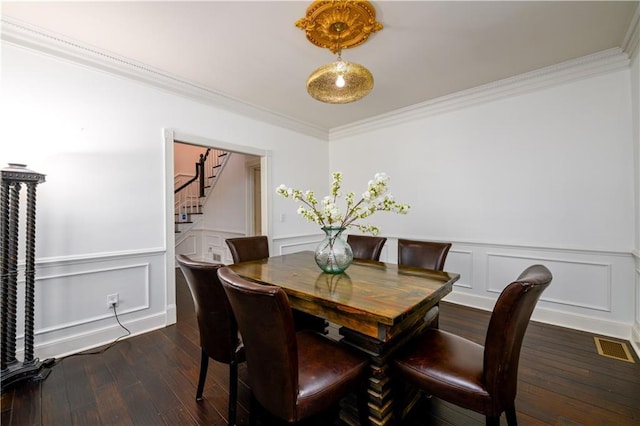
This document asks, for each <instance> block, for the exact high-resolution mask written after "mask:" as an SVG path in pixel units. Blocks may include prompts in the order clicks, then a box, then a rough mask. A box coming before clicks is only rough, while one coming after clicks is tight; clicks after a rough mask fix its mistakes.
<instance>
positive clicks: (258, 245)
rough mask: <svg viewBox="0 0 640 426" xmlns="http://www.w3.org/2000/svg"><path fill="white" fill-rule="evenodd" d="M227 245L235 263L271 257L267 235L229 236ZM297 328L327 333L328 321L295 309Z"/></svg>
mask: <svg viewBox="0 0 640 426" xmlns="http://www.w3.org/2000/svg"><path fill="white" fill-rule="evenodd" d="M226 241H227V246H228V247H229V250H230V251H231V257H232V258H233V263H240V262H250V261H252V260H261V259H267V258H268V257H269V240H268V239H267V237H266V236H264V235H260V236H256V237H238V238H227V240H226ZM293 316H294V320H295V324H296V328H297V329H299V330H301V329H305V328H306V329H310V330H314V331H317V332H319V333H322V334H327V327H328V325H329V324H328V323H327V321H325V320H324V319H322V318H318V317H316V316H314V315H311V314H307V313H306V312H301V311H297V310H295V309H294V310H293Z"/></svg>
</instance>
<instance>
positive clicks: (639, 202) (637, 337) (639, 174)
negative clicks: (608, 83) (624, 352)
mask: <svg viewBox="0 0 640 426" xmlns="http://www.w3.org/2000/svg"><path fill="white" fill-rule="evenodd" d="M634 53H635V54H634V55H633V61H632V63H631V97H632V101H633V106H632V110H631V111H632V117H633V143H634V148H635V155H634V158H635V170H636V175H635V184H636V186H635V203H636V208H635V211H636V215H635V220H636V232H635V242H634V246H633V247H634V256H635V262H636V279H635V282H636V297H635V304H636V315H635V323H634V327H633V339H632V340H633V344H634V345H635V349H636V351H637V352H638V353H640V48H639V47H638V45H636V49H635V52H634Z"/></svg>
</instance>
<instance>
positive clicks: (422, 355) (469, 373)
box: [394, 328, 491, 411]
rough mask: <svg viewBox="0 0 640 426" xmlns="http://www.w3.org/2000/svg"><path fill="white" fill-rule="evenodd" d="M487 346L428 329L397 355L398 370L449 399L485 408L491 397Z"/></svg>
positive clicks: (464, 404)
mask: <svg viewBox="0 0 640 426" xmlns="http://www.w3.org/2000/svg"><path fill="white" fill-rule="evenodd" d="M483 354H484V347H483V346H481V345H479V344H477V343H474V342H471V341H469V340H466V339H464V338H462V337H459V336H456V335H454V334H451V333H447V332H446V331H442V330H439V329H433V328H432V329H428V330H426V331H425V332H424V333H423V334H422V335H420V336H418V337H417V338H415V339H414V340H413V341H412V342H411V344H410V345H408V346H407V347H406V348H404V349H403V350H402V351H401V353H399V354H398V356H397V357H396V359H395V361H394V364H395V367H396V369H397V371H398V373H399V374H400V375H401V376H402V377H403V378H404V379H405V380H406V381H407V382H410V383H412V384H413V385H415V386H417V387H419V388H421V389H424V390H425V391H426V392H427V393H433V394H435V395H438V397H440V398H442V399H445V400H447V401H449V402H452V403H455V404H458V405H460V406H463V407H467V408H471V409H479V410H481V411H485V410H486V408H487V407H489V405H490V404H491V397H490V395H489V393H488V392H487V390H486V388H485V386H484V385H483V383H482V375H483V365H482V364H483V357H484V356H483Z"/></svg>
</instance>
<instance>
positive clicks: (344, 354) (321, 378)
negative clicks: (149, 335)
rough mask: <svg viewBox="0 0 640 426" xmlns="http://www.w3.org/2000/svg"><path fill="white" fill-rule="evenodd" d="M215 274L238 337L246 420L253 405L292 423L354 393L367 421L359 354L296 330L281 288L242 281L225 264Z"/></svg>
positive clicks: (365, 367)
mask: <svg viewBox="0 0 640 426" xmlns="http://www.w3.org/2000/svg"><path fill="white" fill-rule="evenodd" d="M218 275H219V277H220V280H221V282H222V285H223V287H224V289H225V292H226V293H227V297H228V298H229V302H230V303H231V306H232V308H233V312H234V314H235V317H236V319H237V320H238V326H239V328H240V331H241V333H242V336H243V339H244V344H245V350H246V355H247V370H248V381H249V388H250V389H251V408H250V423H251V424H255V421H256V413H257V411H258V408H262V409H264V410H266V411H267V412H268V413H270V414H271V415H273V416H275V417H278V418H280V419H282V420H284V421H286V422H289V423H294V422H298V421H301V420H303V419H307V418H310V417H312V416H315V415H317V414H320V413H322V412H324V411H325V410H327V409H329V408H331V407H335V406H336V405H337V404H338V402H339V401H340V400H341V399H342V398H344V397H345V396H347V395H348V394H349V393H351V392H354V391H355V392H356V394H357V396H358V408H359V414H360V421H361V424H363V425H364V424H367V423H368V408H367V392H366V388H367V387H366V386H365V383H366V374H367V371H368V360H367V359H366V358H365V357H364V356H362V355H360V354H358V353H356V352H355V351H353V350H351V349H350V348H348V347H346V346H345V345H341V344H339V343H336V342H334V341H332V340H330V339H328V338H326V337H324V336H321V335H319V334H317V333H314V332H311V331H308V330H303V331H298V332H296V330H295V328H294V324H293V316H292V313H291V308H290V305H289V299H288V297H287V295H286V293H285V292H284V290H283V289H282V288H280V287H277V286H271V285H261V284H257V283H254V282H251V281H248V280H245V279H243V278H242V277H240V276H238V275H237V274H236V273H234V272H233V271H232V270H231V269H230V268H226V267H225V268H221V269H220V270H219V271H218Z"/></svg>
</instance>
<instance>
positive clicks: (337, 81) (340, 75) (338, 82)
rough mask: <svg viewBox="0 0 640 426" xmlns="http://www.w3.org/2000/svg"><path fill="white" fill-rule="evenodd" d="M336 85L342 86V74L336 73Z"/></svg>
mask: <svg viewBox="0 0 640 426" xmlns="http://www.w3.org/2000/svg"><path fill="white" fill-rule="evenodd" d="M336 86H338V87H344V77H343V76H342V74H338V78H336Z"/></svg>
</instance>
